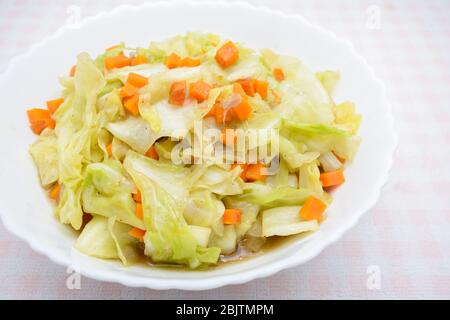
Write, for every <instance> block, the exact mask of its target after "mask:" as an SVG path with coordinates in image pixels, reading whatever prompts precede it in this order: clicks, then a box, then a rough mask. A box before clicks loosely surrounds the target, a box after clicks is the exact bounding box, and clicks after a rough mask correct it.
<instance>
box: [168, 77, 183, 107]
mask: <svg viewBox="0 0 450 320" xmlns="http://www.w3.org/2000/svg"><path fill="white" fill-rule="evenodd" d="M185 97H186V80H181V81H175V82H174V83H172V86H171V87H170V96H169V103H170V104H172V105H175V106H182V105H183V104H184V98H185Z"/></svg>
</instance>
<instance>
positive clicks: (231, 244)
mask: <svg viewBox="0 0 450 320" xmlns="http://www.w3.org/2000/svg"><path fill="white" fill-rule="evenodd" d="M237 242H238V237H237V234H236V229H235V226H234V225H226V226H224V230H223V233H222V234H221V235H219V234H216V233H213V234H211V238H210V239H209V245H210V246H211V247H214V248H220V251H221V253H222V254H231V253H233V252H234V251H235V250H236V246H237Z"/></svg>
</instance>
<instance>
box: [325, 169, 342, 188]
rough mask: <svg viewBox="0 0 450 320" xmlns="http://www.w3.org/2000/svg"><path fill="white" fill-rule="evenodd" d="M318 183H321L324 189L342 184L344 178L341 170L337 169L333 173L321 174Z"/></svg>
mask: <svg viewBox="0 0 450 320" xmlns="http://www.w3.org/2000/svg"><path fill="white" fill-rule="evenodd" d="M320 181H321V182H322V186H323V187H324V188H326V187H333V186H338V185H340V184H342V183H344V181H345V177H344V173H343V171H342V169H339V170H335V171H329V172H324V173H321V174H320Z"/></svg>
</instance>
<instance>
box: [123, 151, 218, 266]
mask: <svg viewBox="0 0 450 320" xmlns="http://www.w3.org/2000/svg"><path fill="white" fill-rule="evenodd" d="M124 167H125V169H126V170H127V172H128V173H129V174H130V175H131V177H132V178H133V180H134V182H135V183H136V185H137V187H138V189H139V190H140V191H141V194H142V206H143V211H144V224H145V229H146V230H147V232H146V233H145V236H144V242H145V254H146V255H148V256H150V257H151V259H152V261H154V262H166V263H175V264H184V265H188V266H189V267H191V268H196V267H199V266H201V265H202V264H209V263H216V262H217V260H218V258H219V254H220V249H219V248H215V247H212V248H200V247H199V246H198V245H197V241H196V239H195V237H194V236H193V235H192V234H191V232H190V229H189V226H188V224H187V223H186V220H185V219H184V217H183V211H184V207H185V201H186V196H187V189H186V188H185V185H186V184H187V183H188V180H187V178H186V179H183V176H186V174H185V170H186V169H185V168H183V167H177V166H174V165H172V164H161V163H159V162H158V161H155V160H153V159H150V158H147V157H144V156H141V155H139V154H138V153H135V152H133V151H129V152H128V153H127V156H126V157H125V160H124ZM186 177H188V175H187V176H186Z"/></svg>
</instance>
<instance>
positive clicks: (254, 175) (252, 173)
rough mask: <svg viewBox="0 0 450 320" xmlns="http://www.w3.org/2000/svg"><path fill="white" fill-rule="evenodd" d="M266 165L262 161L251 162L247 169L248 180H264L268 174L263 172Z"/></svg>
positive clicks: (246, 176) (246, 177) (246, 178)
mask: <svg viewBox="0 0 450 320" xmlns="http://www.w3.org/2000/svg"><path fill="white" fill-rule="evenodd" d="M263 168H264V165H263V164H262V163H255V164H249V165H248V167H247V169H246V171H245V180H246V181H252V182H253V181H264V180H266V175H264V174H263V173H262V170H263Z"/></svg>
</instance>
